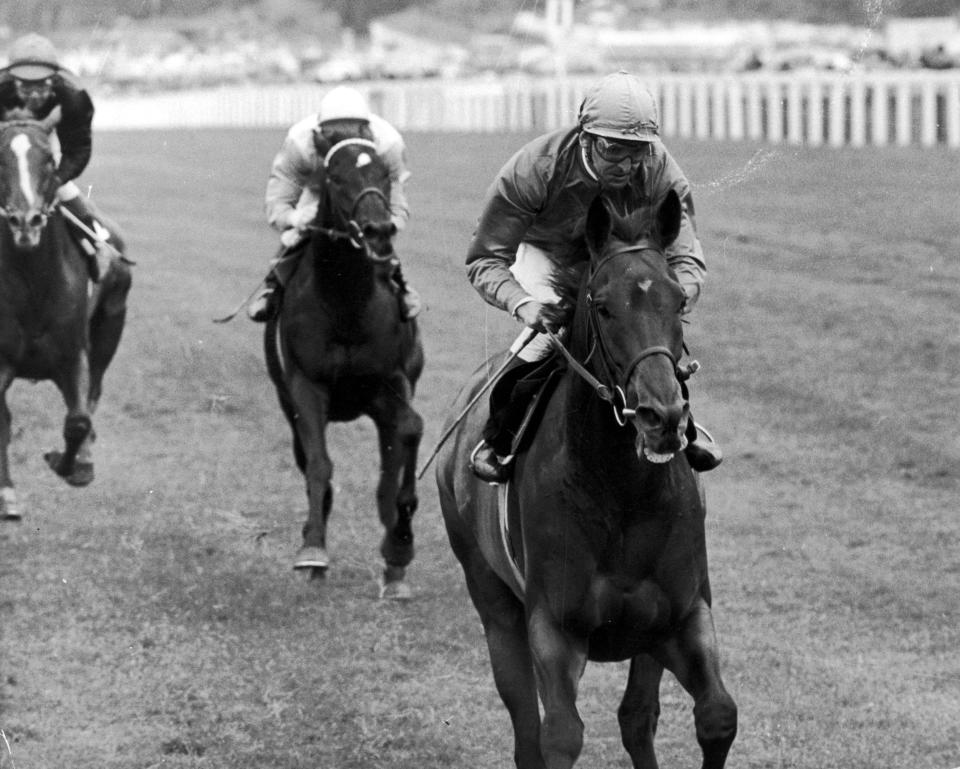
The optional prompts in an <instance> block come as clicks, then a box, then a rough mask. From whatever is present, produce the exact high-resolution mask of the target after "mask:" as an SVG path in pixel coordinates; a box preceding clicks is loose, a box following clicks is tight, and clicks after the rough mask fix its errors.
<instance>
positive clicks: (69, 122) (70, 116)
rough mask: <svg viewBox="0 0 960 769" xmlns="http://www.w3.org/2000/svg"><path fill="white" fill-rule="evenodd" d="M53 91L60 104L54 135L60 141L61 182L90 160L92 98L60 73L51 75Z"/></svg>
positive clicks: (81, 169) (75, 176)
mask: <svg viewBox="0 0 960 769" xmlns="http://www.w3.org/2000/svg"><path fill="white" fill-rule="evenodd" d="M53 92H54V95H55V96H56V99H57V103H58V104H59V105H60V120H59V122H58V123H57V129H56V130H57V139H59V141H60V151H61V153H62V154H61V157H60V165H59V167H58V168H57V176H58V177H59V179H60V182H61V184H62V183H64V182H69V181H70V180H72V179H75V178H77V177H78V176H79V175H80V174H81V173H83V170H84V169H85V168H86V167H87V163H89V162H90V154H91V152H92V151H93V102H92V101H91V100H90V95H89V94H88V93H87V92H86V91H85V90H83V89H82V88H78V87H77V86H76V85H74V84H73V83H71V82H70V81H68V80H66V79H65V78H63V77H60V76H55V77H54V85H53Z"/></svg>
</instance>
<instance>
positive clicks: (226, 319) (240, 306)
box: [213, 280, 263, 323]
mask: <svg viewBox="0 0 960 769" xmlns="http://www.w3.org/2000/svg"><path fill="white" fill-rule="evenodd" d="M262 286H263V281H262V280H261V281H260V282H259V283H257V285H256V286H254V288H253V291H251V292H250V293H249V294H248V295H247V298H246V299H242V300H241V301H240V304H238V305H237V306H236V307H234V308H233V310H232V311H230V312H229V313H227V314H226V315H224V316H222V317H220V318H213V322H214V323H229V322H230V321H231V320H233V319H234V318H235V317H237V313H238V312H240V310H242V309H243V308H244V307H245V306H246V305H247V304H249V303H250V301H251V300H252V299H253V297H255V296H256V295H257V292H258V291H259V290H260V288H261V287H262Z"/></svg>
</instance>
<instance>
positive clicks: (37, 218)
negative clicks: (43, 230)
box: [30, 214, 45, 227]
mask: <svg viewBox="0 0 960 769" xmlns="http://www.w3.org/2000/svg"><path fill="white" fill-rule="evenodd" d="M44 221H45V220H44V216H43V214H34V215H33V216H31V217H30V226H31V227H43V224H44Z"/></svg>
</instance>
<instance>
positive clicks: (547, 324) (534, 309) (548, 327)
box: [516, 301, 560, 334]
mask: <svg viewBox="0 0 960 769" xmlns="http://www.w3.org/2000/svg"><path fill="white" fill-rule="evenodd" d="M516 314H517V318H518V319H519V320H520V322H521V323H523V324H524V325H525V326H529V327H530V328H532V329H533V330H534V331H538V332H539V333H541V334H543V333H546V332H547V331H552V332H553V333H556V332H557V331H559V330H560V327H559V326H558V325H557V324H556V322H555V317H554V315H553V314H551V313H550V312H549V309H548V308H547V307H546V305H544V304H542V303H540V302H537V301H533V302H527V303H526V304H521V305H520V306H519V307H518V308H517V313H516Z"/></svg>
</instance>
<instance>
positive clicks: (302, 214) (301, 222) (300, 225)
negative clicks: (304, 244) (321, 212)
mask: <svg viewBox="0 0 960 769" xmlns="http://www.w3.org/2000/svg"><path fill="white" fill-rule="evenodd" d="M318 207H319V205H318V204H317V203H314V204H312V205H311V204H309V203H308V204H306V205H302V206H297V207H296V208H295V209H293V211H291V212H290V217H289V219H288V221H289V223H290V228H291V229H295V230H299V231H300V232H306V231H307V230H308V229H309V228H310V225H311V224H313V223H314V222H315V221H316V220H317V208H318Z"/></svg>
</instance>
